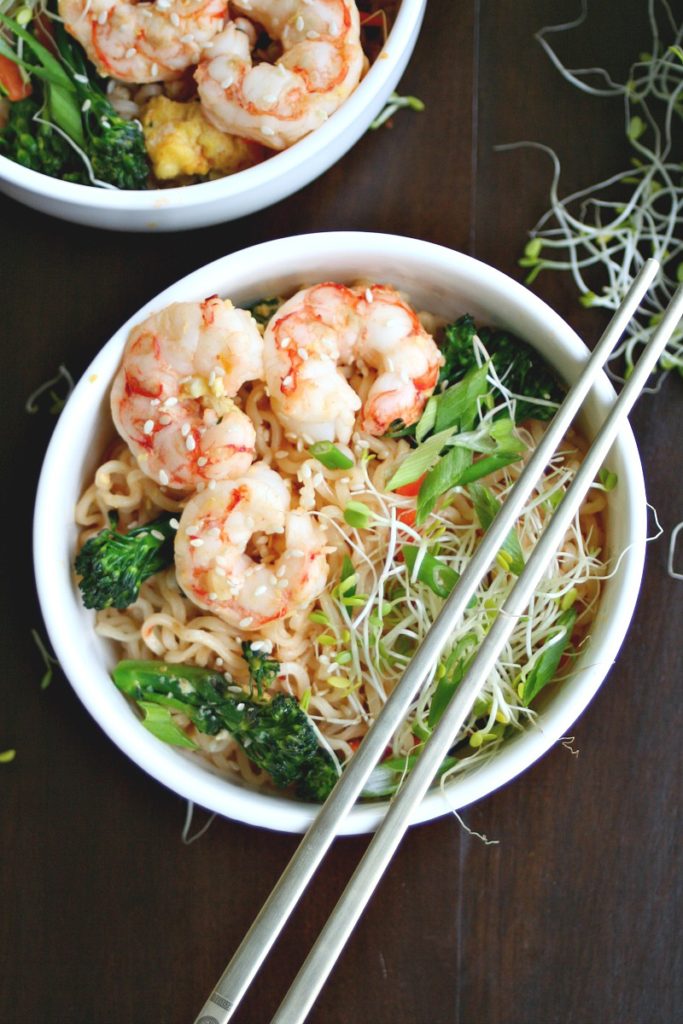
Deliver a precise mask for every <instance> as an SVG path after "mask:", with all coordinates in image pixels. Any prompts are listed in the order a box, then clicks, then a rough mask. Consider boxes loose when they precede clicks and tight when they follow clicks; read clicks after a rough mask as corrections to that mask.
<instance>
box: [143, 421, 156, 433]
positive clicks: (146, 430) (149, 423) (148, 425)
mask: <svg viewBox="0 0 683 1024" xmlns="http://www.w3.org/2000/svg"><path fill="white" fill-rule="evenodd" d="M153 430H154V420H145V425H144V427H143V428H142V432H143V434H151V433H152V431H153Z"/></svg>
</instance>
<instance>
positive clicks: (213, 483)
mask: <svg viewBox="0 0 683 1024" xmlns="http://www.w3.org/2000/svg"><path fill="white" fill-rule="evenodd" d="M209 490H210V491H215V490H216V481H215V480H209Z"/></svg>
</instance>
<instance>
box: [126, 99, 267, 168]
mask: <svg viewBox="0 0 683 1024" xmlns="http://www.w3.org/2000/svg"><path fill="white" fill-rule="evenodd" d="M142 127H143V131H144V136H145V146H146V147H147V152H148V154H149V158H150V160H151V161H152V168H153V171H154V174H155V176H156V178H157V179H158V180H159V181H169V180H171V179H173V178H185V177H196V176H198V177H202V178H204V177H210V178H222V177H225V175H227V174H234V173H235V171H241V170H243V169H244V168H245V167H251V166H252V164H256V163H259V161H260V160H262V159H263V149H262V147H261V146H259V145H257V144H256V143H253V142H251V141H250V140H248V139H241V138H238V137H237V136H236V135H226V134H225V133H224V132H221V131H219V130H218V129H217V128H214V126H213V125H212V124H211V123H210V122H209V121H207V119H206V118H205V117H204V114H203V112H202V109H201V106H200V104H199V101H198V100H190V101H189V102H188V103H176V102H175V101H174V100H169V99H168V98H167V97H166V96H153V97H152V99H151V100H150V101H149V102H148V103H147V104H146V105H145V107H144V110H143V111H142Z"/></svg>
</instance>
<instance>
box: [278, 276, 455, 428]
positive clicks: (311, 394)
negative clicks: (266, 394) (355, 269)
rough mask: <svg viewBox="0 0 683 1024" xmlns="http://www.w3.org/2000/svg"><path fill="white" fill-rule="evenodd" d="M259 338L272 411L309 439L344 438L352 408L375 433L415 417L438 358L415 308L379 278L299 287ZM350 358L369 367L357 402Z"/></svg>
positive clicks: (352, 418) (429, 388)
mask: <svg viewBox="0 0 683 1024" xmlns="http://www.w3.org/2000/svg"><path fill="white" fill-rule="evenodd" d="M263 340H264V350H263V357H264V370H265V379H266V384H267V387H268V389H269V391H270V399H271V405H272V407H273V409H274V411H275V414H276V416H277V417H278V420H279V421H280V422H281V423H282V425H283V427H284V428H285V430H288V431H291V432H293V433H294V434H296V435H297V436H298V437H302V438H303V439H304V440H305V441H308V442H309V443H310V441H335V440H339V441H341V442H342V443H347V442H348V441H349V439H350V437H351V434H352V432H353V429H354V425H355V423H356V414H357V412H358V410H361V412H360V424H359V426H360V429H361V430H363V431H365V432H366V433H368V434H372V435H374V436H376V437H379V436H381V435H382V434H385V433H386V432H387V430H388V429H389V426H390V425H391V424H392V423H393V422H394V421H396V420H401V421H402V422H403V423H404V424H405V425H406V426H409V425H410V424H411V423H415V422H416V421H417V420H418V419H419V418H420V416H421V414H422V410H423V409H424V406H425V404H426V402H427V399H428V398H429V396H430V395H431V394H432V392H433V390H434V387H435V385H436V382H437V378H438V375H439V368H440V366H441V364H442V362H443V357H442V356H441V354H440V352H439V349H438V348H437V345H436V343H435V342H434V339H433V338H432V337H431V335H430V334H428V333H427V331H426V330H425V329H424V328H423V327H422V325H421V323H420V321H419V319H418V317H417V314H416V313H415V312H414V310H412V309H411V308H410V306H409V305H408V304H407V303H406V302H404V300H403V299H402V298H401V296H400V295H399V293H398V292H397V291H396V290H395V289H394V288H390V287H388V286H386V285H378V284H373V285H371V286H369V287H362V286H357V287H353V288H349V287H347V286H346V285H342V284H333V283H327V284H318V285H313V286H312V287H310V288H304V289H303V290H302V291H299V292H297V294H296V295H294V296H292V298H291V299H289V300H288V301H287V302H285V303H284V305H283V306H281V307H280V308H279V309H278V311H277V313H276V314H275V315H274V316H273V317H272V318H271V320H270V322H269V324H268V327H267V328H266V332H265V335H264V339H263ZM351 363H356V364H357V365H359V366H360V367H361V369H364V370H365V369H367V368H370V369H371V370H373V371H376V377H375V379H374V380H373V382H372V385H371V386H370V390H369V392H368V394H367V397H366V398H365V401H364V402H361V399H360V397H359V396H358V395H357V394H356V392H355V391H354V389H353V388H352V387H351V384H350V383H349V382H348V380H347V379H346V377H345V376H344V373H343V368H344V367H345V366H348V365H349V364H351ZM361 405H362V409H361Z"/></svg>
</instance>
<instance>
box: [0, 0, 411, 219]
mask: <svg viewBox="0 0 683 1024" xmlns="http://www.w3.org/2000/svg"><path fill="white" fill-rule="evenodd" d="M426 4H427V0H401V5H400V7H399V9H398V12H397V14H396V20H395V21H394V24H393V25H392V28H391V31H390V32H389V35H388V36H387V40H386V43H385V45H384V47H383V49H382V51H381V54H380V55H378V57H377V58H376V60H375V61H374V63H373V64H372V66H371V67H370V69H369V70H368V72H367V74H366V75H365V77H364V78H363V80H362V81H361V82H360V83H359V85H358V86H357V88H356V89H355V90H354V91H353V92H352V93H351V95H350V96H349V97H348V98H347V99H346V100H345V101H344V102H343V103H342V104H341V106H340V107H339V108H338V109H337V110H336V111H335V112H334V114H332V115H331V116H330V117H329V118H328V119H327V120H326V121H325V123H324V124H322V125H321V126H320V127H319V128H316V130H315V131H314V132H311V133H310V134H309V135H306V136H305V137H304V138H303V139H300V140H299V141H298V142H297V143H295V145H293V146H290V147H289V149H285V150H282V151H280V152H276V153H275V154H274V156H271V157H268V158H267V159H266V160H264V161H262V163H260V164H256V165H254V166H253V167H247V168H246V169H245V170H243V171H238V172H237V173H236V174H230V175H227V176H226V177H224V178H217V179H216V180H215V181H203V182H198V183H197V184H193V185H182V186H174V187H171V188H154V189H129V190H128V189H115V188H101V187H97V186H94V185H82V184H79V183H77V182H72V181H63V180H62V179H61V178H51V177H50V176H49V175H47V174H42V173H41V172H40V171H34V170H32V169H31V168H29V167H24V166H23V165H22V164H18V163H16V162H15V161H14V160H10V159H9V158H8V157H5V156H2V155H0V179H3V180H5V181H7V182H9V183H11V184H13V185H16V186H18V187H22V188H25V189H28V190H29V191H30V192H32V193H35V194H37V195H40V196H43V197H49V198H50V199H58V200H61V201H63V202H65V203H67V204H69V205H72V206H79V207H89V208H94V209H97V210H113V211H116V210H124V209H125V210H129V211H136V210H139V211H147V212H149V211H161V210H163V209H165V208H173V209H178V208H183V209H186V208H191V207H194V206H197V205H200V204H204V203H207V202H211V201H212V200H216V199H231V198H235V197H237V196H240V195H243V194H247V193H251V192H253V191H260V190H261V189H264V188H267V187H268V186H269V185H271V184H272V183H273V182H275V181H278V180H280V179H281V178H283V177H286V176H287V175H289V174H292V173H293V172H294V171H295V170H296V169H297V168H299V167H301V166H302V165H304V164H306V163H308V162H309V161H310V162H311V163H314V162H315V160H316V158H318V157H320V156H321V155H322V154H323V152H324V150H325V149H326V148H327V147H328V146H329V145H330V144H331V143H332V141H333V140H334V139H335V138H337V137H338V136H343V135H344V133H345V132H346V131H347V130H348V129H350V128H351V126H352V125H353V124H354V122H356V121H357V120H358V119H360V118H361V117H362V115H363V112H364V110H365V109H366V108H367V107H368V106H369V105H371V104H372V102H373V100H374V99H375V97H376V96H377V95H378V94H379V93H380V92H381V91H382V89H383V87H384V85H385V83H386V82H387V81H388V80H389V79H390V78H391V76H392V74H393V72H394V69H395V67H396V65H397V64H399V63H400V61H401V55H402V54H403V53H404V51H405V49H406V48H407V47H408V46H410V43H411V39H412V37H413V32H414V29H415V26H416V24H419V23H420V20H421V18H422V15H423V13H424V9H425V7H426Z"/></svg>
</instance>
